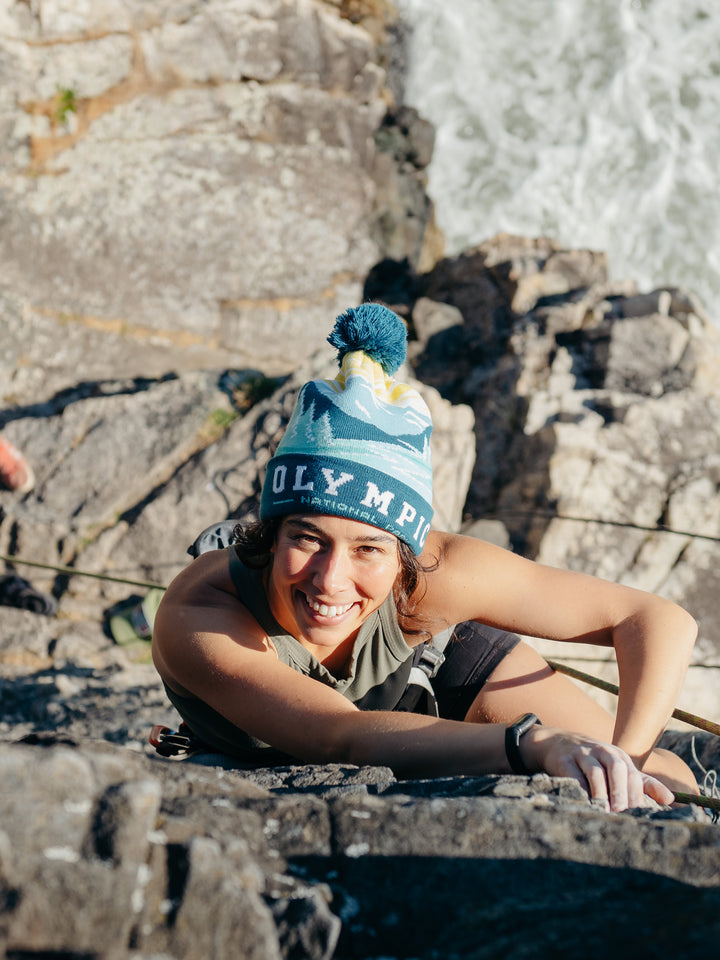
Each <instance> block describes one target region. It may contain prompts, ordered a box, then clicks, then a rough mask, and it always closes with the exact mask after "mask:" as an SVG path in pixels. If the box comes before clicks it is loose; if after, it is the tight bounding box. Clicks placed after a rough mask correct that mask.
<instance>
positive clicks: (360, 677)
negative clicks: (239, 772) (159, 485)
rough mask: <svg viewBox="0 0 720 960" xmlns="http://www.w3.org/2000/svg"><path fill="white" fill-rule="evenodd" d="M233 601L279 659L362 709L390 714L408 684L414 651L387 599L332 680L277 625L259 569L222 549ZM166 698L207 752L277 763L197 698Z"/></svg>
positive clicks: (174, 695) (280, 758)
mask: <svg viewBox="0 0 720 960" xmlns="http://www.w3.org/2000/svg"><path fill="white" fill-rule="evenodd" d="M227 553H228V562H229V565H230V577H231V580H232V582H233V586H234V587H235V591H236V593H237V596H238V599H239V600H240V602H241V603H242V605H243V606H244V607H245V608H246V609H247V610H248V611H249V612H250V613H251V614H252V616H253V617H254V618H255V619H256V620H257V622H258V623H259V624H260V626H261V627H262V628H263V630H265V632H266V633H267V635H268V637H269V638H270V640H271V642H272V644H273V646H274V648H275V650H276V651H277V655H278V659H279V660H280V661H281V662H282V663H285V664H287V666H289V667H291V668H292V669H293V670H297V671H298V673H303V674H305V676H308V677H311V678H312V679H314V680H318V681H319V682H320V683H324V684H327V686H329V687H333V689H335V690H337V691H338V693H341V694H342V695H343V696H345V697H347V698H348V699H349V700H352V701H353V703H355V705H356V706H357V707H359V708H360V709H361V710H392V709H393V707H394V706H395V705H396V704H397V702H398V700H399V699H400V697H401V696H402V694H403V691H404V690H405V687H406V686H407V681H408V676H409V674H410V666H411V662H412V655H413V650H412V647H410V646H408V644H407V643H406V641H405V638H404V636H403V634H402V631H401V630H400V626H399V624H398V622H397V615H396V612H395V603H394V600H393V598H392V595H391V596H389V597H388V598H387V600H386V601H385V602H384V603H383V605H382V606H381V607H380V608H379V609H378V610H376V611H375V612H374V613H373V614H371V616H370V617H368V619H367V620H366V621H365V622H364V623H363V625H362V626H361V627H360V630H359V632H358V635H357V637H356V639H355V643H354V644H353V648H352V653H351V655H350V660H349V662H348V664H347V667H346V669H345V670H344V671H343V676H339V677H338V676H335V674H333V673H332V672H331V671H330V670H328V669H327V667H325V666H324V665H323V664H322V663H320V661H319V660H318V659H317V658H316V657H315V656H313V654H312V653H310V651H309V650H308V649H307V648H306V647H304V646H303V645H302V644H301V643H300V642H299V641H298V640H296V639H295V638H294V637H292V636H290V635H289V634H288V633H286V632H285V630H284V629H283V628H282V627H281V626H280V624H279V623H278V622H277V620H276V619H275V617H274V616H273V614H272V611H271V610H270V605H269V603H268V600H267V597H266V595H265V588H264V585H263V582H262V571H260V570H252V569H251V568H250V567H246V566H245V564H244V563H243V562H242V560H240V558H239V557H238V555H237V553H236V551H235V548H234V547H232V546H230V547H228V548H227ZM165 690H166V693H167V695H168V698H169V700H170V702H171V703H172V705H173V706H174V707H175V709H176V710H177V711H178V713H179V714H180V716H181V717H182V719H183V720H184V721H185V723H186V724H187V725H188V726H189V727H190V729H191V730H192V731H193V733H194V734H195V735H196V736H197V737H198V738H199V739H200V740H202V741H203V743H205V744H206V745H207V746H208V747H209V748H210V749H211V750H216V751H218V752H220V753H228V754H231V755H233V756H236V757H238V758H239V759H246V760H248V761H250V762H254V763H257V762H273V763H277V762H282V761H283V760H287V759H288V757H287V755H285V754H281V753H280V752H279V751H277V750H274V749H273V748H272V747H270V746H269V745H268V744H266V743H263V742H262V741H260V740H258V739H256V738H255V737H252V736H250V735H249V734H248V733H246V732H245V731H244V730H241V729H240V728H239V727H237V726H235V724H233V723H231V722H230V721H229V720H227V719H226V718H225V717H223V716H222V714H220V713H218V712H217V711H216V710H214V709H213V708H212V707H210V706H209V705H208V704H206V703H205V702H204V701H202V700H199V699H198V698H197V697H181V696H179V695H178V694H177V693H175V692H174V691H172V690H170V689H169V687H168V686H167V685H165Z"/></svg>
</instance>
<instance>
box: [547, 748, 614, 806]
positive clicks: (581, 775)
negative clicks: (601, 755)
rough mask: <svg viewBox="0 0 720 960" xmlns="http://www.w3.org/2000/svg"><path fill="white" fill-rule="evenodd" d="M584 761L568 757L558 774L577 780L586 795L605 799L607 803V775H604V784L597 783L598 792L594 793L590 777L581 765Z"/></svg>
mask: <svg viewBox="0 0 720 960" xmlns="http://www.w3.org/2000/svg"><path fill="white" fill-rule="evenodd" d="M584 759H585V758H582V757H577V758H572V757H566V758H565V759H564V761H563V763H562V770H561V771H560V772H559V773H558V776H562V777H569V778H571V779H572V780H577V782H578V783H579V784H580V786H581V787H582V788H583V790H584V791H585V793H587V794H589V796H590V797H593V798H594V799H601V800H602V799H604V800H605V802H606V803H607V784H606V782H605V775H604V774H603V775H602V784H600V783H599V782H597V781H596V783H595V785H594V789H595V791H596V792H595V793H593V785H592V784H591V783H590V779H589V777H588V775H587V774H586V773H585V772H584V770H583V769H581V767H580V763H584ZM588 772H589V769H588ZM597 791H599V793H597Z"/></svg>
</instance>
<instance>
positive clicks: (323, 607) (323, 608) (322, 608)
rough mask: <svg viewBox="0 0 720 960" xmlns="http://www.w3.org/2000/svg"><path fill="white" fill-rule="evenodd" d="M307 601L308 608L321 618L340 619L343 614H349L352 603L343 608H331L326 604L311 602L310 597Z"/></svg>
mask: <svg viewBox="0 0 720 960" xmlns="http://www.w3.org/2000/svg"><path fill="white" fill-rule="evenodd" d="M305 599H306V600H307V603H308V606H309V607H310V608H311V609H313V610H314V611H315V613H319V614H320V616H321V617H340V616H342V614H343V613H347V612H348V610H349V609H350V607H351V606H352V604H351V603H346V604H344V605H343V606H341V607H335V606H333V607H329V606H328V605H327V604H326V603H318V602H317V601H316V600H311V599H310V597H306V598H305Z"/></svg>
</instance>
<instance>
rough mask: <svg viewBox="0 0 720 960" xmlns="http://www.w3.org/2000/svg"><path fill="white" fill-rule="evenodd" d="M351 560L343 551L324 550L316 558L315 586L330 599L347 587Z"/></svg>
mask: <svg viewBox="0 0 720 960" xmlns="http://www.w3.org/2000/svg"><path fill="white" fill-rule="evenodd" d="M349 573H350V558H349V557H348V556H347V554H346V553H345V551H343V550H336V549H331V550H324V551H322V552H321V553H320V554H318V555H317V556H316V558H315V569H314V570H313V585H314V586H315V587H316V588H317V589H318V590H320V591H321V592H322V593H323V594H324V595H325V596H326V597H327V598H328V599H329V598H331V597H332V596H333V594H335V593H337V592H339V591H340V590H341V589H342V588H343V587H345V586H346V585H347V582H348V579H349Z"/></svg>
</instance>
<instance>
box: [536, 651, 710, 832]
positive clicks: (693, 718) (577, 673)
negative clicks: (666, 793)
mask: <svg viewBox="0 0 720 960" xmlns="http://www.w3.org/2000/svg"><path fill="white" fill-rule="evenodd" d="M547 662H548V665H549V666H551V667H552V668H553V670H557V671H558V673H564V674H566V675H567V676H568V677H573V679H575V680H582V681H583V682H584V683H589V684H590V685H591V686H593V687H597V688H598V689H599V690H605V691H606V692H607V693H612V694H614V695H615V696H617V695H618V693H619V687H618V686H617V685H616V684H614V683H610V682H609V681H608V680H601V679H600V678H599V677H593V676H592V675H591V674H589V673H583V671H582V670H576V669H575V668H574V667H569V666H567V664H565V663H558V662H557V660H548V661H547ZM672 715H673V717H674V718H675V719H676V720H682V721H684V722H685V723H689V724H691V725H692V726H694V727H698V728H699V729H700V730H705V731H706V732H707V733H712V734H714V735H715V736H716V737H720V723H713V721H712V720H705V719H704V718H703V717H698V716H697V714H694V713H688V712H687V711H685V710H673V712H672ZM691 749H692V754H693V759H694V760H695V762H696V763H697V765H698V767H699V768H700V770H702V772H703V774H704V775H705V779H704V781H703V787H702V789H703V790H705V791H706V793H708V794H709V795H708V796H704V795H702V794H697V793H682V792H675V791H673V793H674V796H675V801H676V802H677V803H690V804H693V806H696V807H704V808H705V809H706V810H711V811H712V819H713V823H717V822H718V819H720V790H718V787H717V774H716V772H715V771H714V770H709V771H708V770H706V769H705V767H704V766H703V765H702V764H701V763H700V761H699V759H698V757H697V754H696V752H695V738H694V737H693V740H692V746H691Z"/></svg>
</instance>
